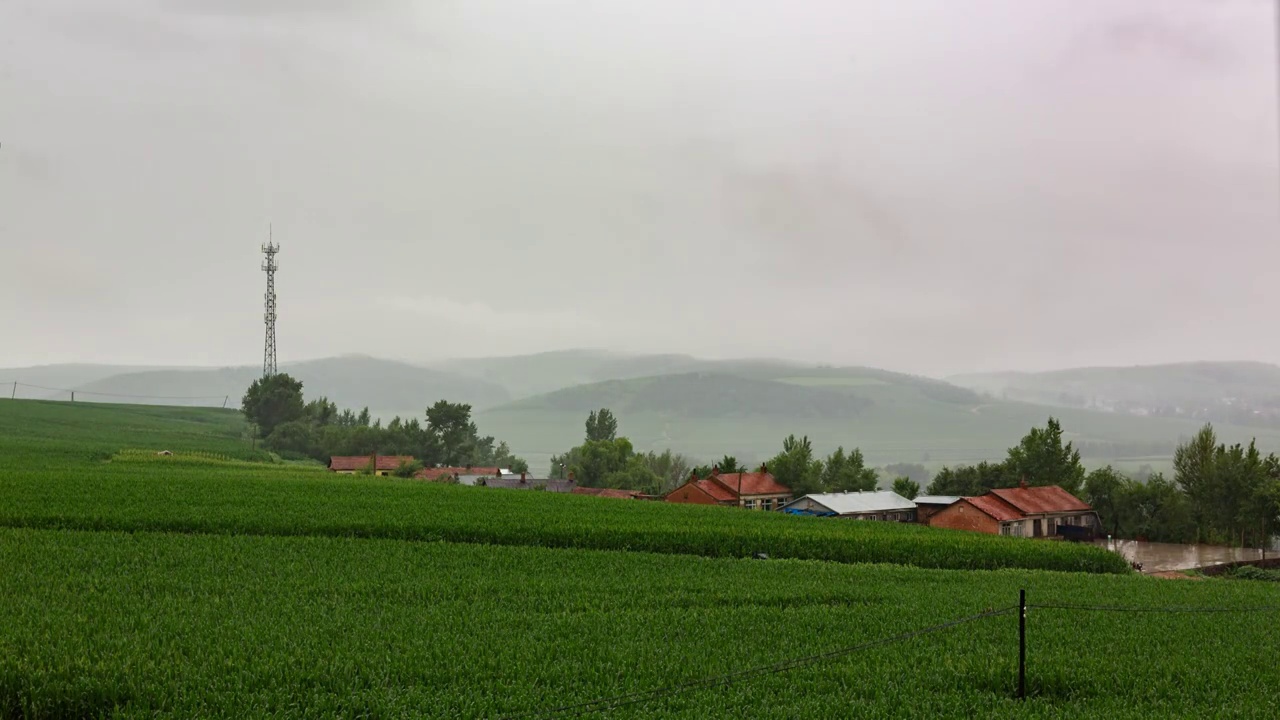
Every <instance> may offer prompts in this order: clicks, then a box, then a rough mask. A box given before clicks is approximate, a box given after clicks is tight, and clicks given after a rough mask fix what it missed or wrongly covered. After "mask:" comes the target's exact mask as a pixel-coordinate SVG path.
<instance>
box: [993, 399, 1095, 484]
mask: <svg viewBox="0 0 1280 720" xmlns="http://www.w3.org/2000/svg"><path fill="white" fill-rule="evenodd" d="M1004 465H1005V470H1006V474H1007V476H1009V477H1011V478H1012V479H1014V480H1015V482H1016V481H1017V480H1020V479H1022V478H1026V481H1027V484H1028V485H1031V486H1039V485H1057V486H1059V487H1061V488H1062V489H1063V490H1066V491H1067V492H1069V493H1071V494H1072V495H1079V494H1080V493H1081V491H1082V489H1083V486H1084V477H1085V469H1084V465H1082V464H1081V463H1080V452H1079V451H1078V450H1076V449H1075V448H1073V447H1072V445H1071V443H1069V442H1068V443H1066V444H1063V442H1062V425H1061V423H1059V422H1058V420H1057V419H1055V418H1052V417H1051V418H1049V422H1048V423H1047V424H1046V425H1045V427H1043V428H1031V432H1029V433H1027V435H1026V436H1025V437H1024V438H1022V441H1021V442H1020V443H1018V445H1017V446H1015V447H1012V448H1009V456H1008V458H1007V459H1005V461H1004Z"/></svg>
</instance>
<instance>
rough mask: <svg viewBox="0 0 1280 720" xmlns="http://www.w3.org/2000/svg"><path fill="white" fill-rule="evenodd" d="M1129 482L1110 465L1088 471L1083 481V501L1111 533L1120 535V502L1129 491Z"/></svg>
mask: <svg viewBox="0 0 1280 720" xmlns="http://www.w3.org/2000/svg"><path fill="white" fill-rule="evenodd" d="M1129 482H1131V481H1130V480H1129V478H1126V477H1125V476H1124V475H1121V474H1120V473H1118V472H1116V471H1115V469H1114V468H1112V467H1111V466H1110V465H1108V466H1106V467H1104V468H1099V469H1097V470H1094V471H1093V472H1091V473H1089V477H1088V478H1087V479H1086V480H1085V481H1084V501H1085V502H1087V503H1089V505H1091V506H1092V507H1093V509H1094V510H1095V511H1096V512H1097V513H1098V518H1099V519H1100V520H1101V521H1102V525H1103V527H1105V528H1107V529H1108V532H1109V533H1110V534H1112V535H1120V520H1121V503H1123V502H1124V498H1125V493H1127V492H1128V491H1129V488H1128V487H1127V483H1129Z"/></svg>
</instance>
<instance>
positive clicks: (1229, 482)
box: [1173, 424, 1280, 545]
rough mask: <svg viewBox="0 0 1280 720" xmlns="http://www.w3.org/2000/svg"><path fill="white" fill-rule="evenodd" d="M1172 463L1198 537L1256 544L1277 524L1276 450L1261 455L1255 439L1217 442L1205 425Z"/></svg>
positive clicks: (1279, 481) (1279, 473)
mask: <svg viewBox="0 0 1280 720" xmlns="http://www.w3.org/2000/svg"><path fill="white" fill-rule="evenodd" d="M1173 466H1174V480H1175V482H1176V483H1177V484H1178V487H1179V488H1181V490H1182V492H1183V493H1185V494H1186V497H1187V499H1188V501H1189V503H1190V506H1191V509H1192V514H1193V519H1194V521H1195V524H1196V527H1197V536H1198V537H1199V538H1200V539H1201V540H1203V541H1206V542H1222V543H1227V544H1240V545H1256V544H1258V543H1260V542H1262V541H1263V538H1264V535H1265V534H1269V533H1270V532H1274V531H1275V529H1276V528H1280V458H1277V457H1276V456H1275V454H1271V455H1269V456H1267V457H1265V458H1264V457H1263V456H1262V453H1261V452H1259V450H1258V448H1257V445H1256V443H1254V442H1250V443H1249V446H1248V447H1247V448H1246V447H1244V446H1242V445H1240V444H1235V445H1232V446H1230V447H1228V446H1227V445H1226V444H1225V443H1223V444H1219V443H1218V439H1217V436H1216V434H1215V433H1214V431H1213V427H1212V426H1210V425H1208V424H1206V425H1205V426H1204V427H1202V428H1201V429H1200V431H1199V432H1198V433H1196V435H1195V437H1193V438H1192V439H1191V440H1189V441H1187V442H1186V443H1183V444H1181V445H1179V446H1178V448H1177V450H1176V451H1175V452H1174V459H1173ZM1266 529H1269V530H1266Z"/></svg>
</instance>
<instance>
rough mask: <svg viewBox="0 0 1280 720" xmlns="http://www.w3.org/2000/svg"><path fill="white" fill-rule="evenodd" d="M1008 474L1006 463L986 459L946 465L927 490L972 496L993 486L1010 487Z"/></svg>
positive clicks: (935, 493)
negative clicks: (965, 463) (958, 464)
mask: <svg viewBox="0 0 1280 720" xmlns="http://www.w3.org/2000/svg"><path fill="white" fill-rule="evenodd" d="M1007 476H1008V472H1007V470H1006V469H1005V465H1004V463H989V462H986V461H985V460H984V461H983V462H980V463H978V464H977V465H961V466H958V467H954V468H953V467H944V468H942V469H941V470H939V471H938V474H937V475H935V476H934V478H933V482H931V483H929V487H928V489H927V490H925V492H927V493H928V494H930V495H959V496H962V497H963V496H969V497H972V496H975V495H982V494H984V493H986V492H987V491H988V490H991V489H993V488H998V487H1009V483H1008V482H1007V481H1006V479H1005V478H1006V477H1007Z"/></svg>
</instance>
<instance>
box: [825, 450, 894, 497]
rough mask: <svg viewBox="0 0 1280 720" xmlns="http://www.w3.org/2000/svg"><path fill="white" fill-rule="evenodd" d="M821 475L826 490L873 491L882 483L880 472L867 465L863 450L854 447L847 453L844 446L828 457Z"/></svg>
mask: <svg viewBox="0 0 1280 720" xmlns="http://www.w3.org/2000/svg"><path fill="white" fill-rule="evenodd" d="M821 477H822V489H823V491H824V492H859V491H871V490H875V489H876V488H877V487H878V486H879V484H880V475H879V473H877V472H876V471H875V469H874V468H869V467H867V463H866V461H865V460H864V459H863V457H862V450H860V449H858V448H854V449H853V450H851V451H849V454H847V455H846V454H845V452H844V447H843V446H842V447H838V448H836V451H835V452H833V453H831V455H829V456H828V457H827V460H826V462H825V463H823V466H822V476H821Z"/></svg>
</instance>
